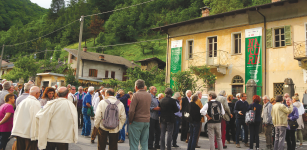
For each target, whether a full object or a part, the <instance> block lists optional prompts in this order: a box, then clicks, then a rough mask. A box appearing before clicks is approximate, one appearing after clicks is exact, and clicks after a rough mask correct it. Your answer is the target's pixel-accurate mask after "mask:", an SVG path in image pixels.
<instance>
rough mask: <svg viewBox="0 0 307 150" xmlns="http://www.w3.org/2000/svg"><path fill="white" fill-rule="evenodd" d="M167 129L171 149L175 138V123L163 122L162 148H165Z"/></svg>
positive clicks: (169, 148) (169, 149)
mask: <svg viewBox="0 0 307 150" xmlns="http://www.w3.org/2000/svg"><path fill="white" fill-rule="evenodd" d="M166 129H167V142H166V146H167V150H171V148H172V140H173V131H174V123H170V122H163V123H161V150H165V133H166Z"/></svg>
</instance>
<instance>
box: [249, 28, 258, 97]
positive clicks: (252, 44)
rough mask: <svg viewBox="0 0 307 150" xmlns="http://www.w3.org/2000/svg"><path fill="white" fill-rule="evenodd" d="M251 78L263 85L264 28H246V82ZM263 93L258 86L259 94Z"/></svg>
mask: <svg viewBox="0 0 307 150" xmlns="http://www.w3.org/2000/svg"><path fill="white" fill-rule="evenodd" d="M249 79H254V80H255V82H256V84H257V86H262V28H253V29H246V30H245V84H246V83H247V81H248V80H249ZM261 94H262V91H261V87H257V95H259V96H261Z"/></svg>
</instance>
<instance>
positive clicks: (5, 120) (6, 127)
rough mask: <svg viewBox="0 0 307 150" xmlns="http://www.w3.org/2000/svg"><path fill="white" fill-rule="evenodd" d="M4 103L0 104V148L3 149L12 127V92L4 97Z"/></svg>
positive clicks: (13, 102)
mask: <svg viewBox="0 0 307 150" xmlns="http://www.w3.org/2000/svg"><path fill="white" fill-rule="evenodd" d="M4 100H5V103H4V104H3V105H1V106H0V120H1V121H0V136H1V140H0V149H1V150H5V147H6V145H7V142H8V141H9V137H10V136H11V131H12V128H13V118H14V104H15V96H14V94H13V93H11V94H7V95H6V96H5V97H4Z"/></svg>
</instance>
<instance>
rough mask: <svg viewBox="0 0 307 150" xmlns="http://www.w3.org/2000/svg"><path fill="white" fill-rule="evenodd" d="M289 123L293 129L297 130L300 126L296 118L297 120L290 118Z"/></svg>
mask: <svg viewBox="0 0 307 150" xmlns="http://www.w3.org/2000/svg"><path fill="white" fill-rule="evenodd" d="M288 124H289V126H290V129H291V130H296V129H297V128H298V123H297V121H296V120H295V121H292V120H288Z"/></svg>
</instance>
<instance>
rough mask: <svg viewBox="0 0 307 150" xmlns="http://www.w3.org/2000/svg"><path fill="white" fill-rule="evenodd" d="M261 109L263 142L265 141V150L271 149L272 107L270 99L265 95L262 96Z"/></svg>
mask: <svg viewBox="0 0 307 150" xmlns="http://www.w3.org/2000/svg"><path fill="white" fill-rule="evenodd" d="M262 99H263V109H262V115H261V116H262V118H263V126H264V133H265V140H266V147H267V149H272V148H273V141H272V127H273V121H272V115H271V112H272V107H273V105H272V104H271V103H270V97H269V96H267V95H264V96H263V98H262Z"/></svg>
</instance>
